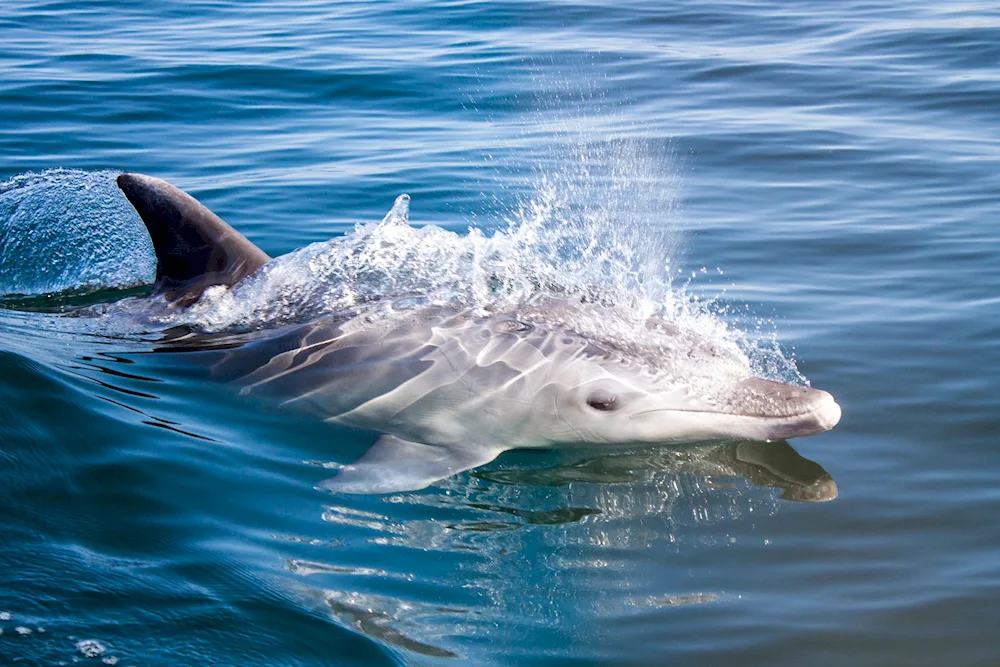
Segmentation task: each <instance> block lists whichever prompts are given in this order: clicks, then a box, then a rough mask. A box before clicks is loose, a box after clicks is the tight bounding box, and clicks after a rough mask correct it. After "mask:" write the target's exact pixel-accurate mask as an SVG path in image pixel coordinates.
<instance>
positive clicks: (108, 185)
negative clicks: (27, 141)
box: [0, 169, 156, 297]
mask: <svg viewBox="0 0 1000 667" xmlns="http://www.w3.org/2000/svg"><path fill="white" fill-rule="evenodd" d="M115 176H117V172H113V171H94V172H88V171H79V170H75V169H52V170H48V171H43V172H41V173H27V174H21V175H18V176H15V177H13V178H11V179H10V180H8V181H4V182H2V183H0V296H7V297H10V296H12V295H19V296H37V295H43V294H53V293H59V292H67V291H72V292H73V293H74V294H76V295H81V294H87V293H91V292H96V291H99V290H102V289H108V288H131V287H136V286H139V285H144V284H148V283H150V282H152V280H153V278H154V276H155V273H156V258H155V256H154V255H153V248H152V243H151V242H150V240H149V236H148V235H147V234H146V232H145V230H144V228H143V226H142V222H141V221H140V220H139V217H138V215H136V212H135V211H134V210H133V209H132V207H131V206H130V205H129V203H128V202H127V201H126V200H125V198H124V197H122V196H121V194H120V193H119V192H118V188H117V187H116V186H115V182H114V179H115Z"/></svg>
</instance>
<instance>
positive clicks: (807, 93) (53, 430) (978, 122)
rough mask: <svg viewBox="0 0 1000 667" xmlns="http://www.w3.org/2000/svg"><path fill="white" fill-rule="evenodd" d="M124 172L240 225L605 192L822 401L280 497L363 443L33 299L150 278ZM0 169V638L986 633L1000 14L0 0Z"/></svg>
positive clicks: (913, 653)
mask: <svg viewBox="0 0 1000 667" xmlns="http://www.w3.org/2000/svg"><path fill="white" fill-rule="evenodd" d="M53 169H58V170H61V171H49V170H53ZM120 170H128V171H137V172H142V173H147V174H151V175H155V176H158V177H161V178H165V179H167V180H169V181H171V182H173V183H175V184H177V185H178V186H179V187H182V188H183V189H185V190H187V191H189V192H191V193H192V194H194V195H195V196H197V197H198V198H199V199H200V200H201V201H203V202H204V203H205V204H206V205H208V206H209V207H210V208H212V209H213V210H214V211H216V212H217V213H218V214H219V215H220V216H222V217H223V218H224V219H226V220H227V221H229V222H230V223H231V224H233V225H234V226H235V227H236V228H237V229H239V230H240V231H241V232H242V233H244V234H245V235H246V236H247V237H248V238H250V239H251V240H252V241H253V242H254V243H256V244H257V245H259V246H260V247H261V248H262V249H264V250H265V251H266V252H267V253H268V254H270V255H271V256H277V255H281V254H284V253H287V252H289V251H291V250H294V249H296V248H299V247H302V246H304V245H306V244H309V243H312V242H316V241H323V240H326V239H329V238H331V237H334V236H337V235H341V234H344V233H346V232H349V231H350V230H352V229H353V228H354V225H355V224H356V223H359V222H368V221H377V220H380V219H381V218H382V216H383V215H384V214H385V212H386V211H387V210H388V209H389V208H390V206H391V205H392V203H393V201H394V199H395V198H396V196H397V195H399V194H400V193H404V192H405V193H409V194H410V195H411V197H412V204H411V222H412V223H414V224H416V225H429V224H433V225H438V226H441V227H444V228H446V229H449V230H452V231H458V232H464V231H465V230H467V229H469V228H470V226H475V227H478V228H481V229H484V230H490V229H495V228H504V227H506V226H507V225H508V224H510V221H511V220H513V219H517V217H518V216H519V215H523V214H524V210H525V206H526V205H530V204H531V203H532V202H538V201H545V202H548V203H550V204H553V205H554V206H555V213H554V214H553V215H555V216H556V217H558V216H559V215H566V216H568V217H572V216H573V215H575V213H574V212H578V211H580V210H584V211H599V212H601V215H602V216H603V217H602V218H601V220H602V221H603V222H602V224H606V225H616V224H621V225H624V224H639V222H641V223H642V224H645V225H648V226H649V227H648V228H649V229H655V230H657V231H658V232H661V233H662V235H663V236H665V237H666V238H668V240H669V243H668V244H667V246H665V248H666V249H665V250H664V257H663V264H664V266H666V265H668V264H669V269H664V270H669V271H670V273H671V275H674V276H675V283H676V284H677V285H678V286H679V287H681V286H684V285H686V289H687V290H688V292H689V293H690V294H693V295H696V296H698V297H699V298H701V299H704V300H711V301H713V303H714V304H715V305H714V306H713V307H714V308H716V309H717V311H718V312H720V313H723V314H724V316H726V317H729V318H731V319H732V321H733V322H734V326H739V327H742V328H744V329H746V330H747V331H749V332H751V333H754V332H755V331H757V329H760V331H761V334H760V336H761V338H762V339H763V340H770V339H771V338H770V337H771V335H772V334H773V333H775V332H776V335H777V339H778V340H779V341H780V342H781V344H782V345H783V348H784V350H785V354H786V355H787V356H790V357H791V356H794V358H795V359H796V361H797V364H798V369H799V370H800V371H801V372H802V373H803V374H804V375H805V376H806V377H808V378H809V380H810V381H811V382H812V383H813V385H814V386H817V387H821V388H823V389H826V390H828V391H830V392H831V393H833V394H834V395H835V396H836V397H837V399H838V401H839V402H840V404H841V406H842V407H843V410H844V416H843V419H842V421H841V423H840V425H839V426H838V427H837V428H836V429H835V430H834V431H832V432H830V433H828V434H825V435H822V436H819V437H816V438H809V439H805V440H800V441H793V442H792V444H791V446H789V445H787V444H785V443H771V444H772V445H773V447H771V448H767V447H764V446H763V443H729V444H725V445H715V446H710V447H707V448H704V447H703V448H698V449H685V450H683V451H672V450H665V449H656V448H650V449H645V450H636V451H628V452H619V451H616V452H600V451H597V452H594V451H590V452H587V453H572V452H508V453H506V454H504V455H503V456H501V457H500V458H499V459H498V460H497V461H495V462H494V463H491V464H489V465H487V466H484V467H483V468H482V469H478V470H475V471H472V472H468V473H463V474H461V475H458V476H456V477H454V478H451V479H448V480H445V481H443V482H440V483H438V484H436V485H434V486H433V487H431V488H430V489H427V490H425V491H420V492H415V493H408V494H394V495H388V496H347V495H332V494H328V493H323V492H320V491H317V490H316V489H314V485H315V484H316V483H317V482H318V481H319V480H321V479H323V478H324V477H328V476H330V471H329V470H325V469H324V468H322V467H321V466H320V465H319V462H330V461H333V462H340V463H344V462H349V461H351V460H353V459H354V458H356V457H357V456H358V455H360V454H361V453H362V452H363V451H364V450H365V448H366V447H367V446H368V445H370V444H371V442H372V441H373V437H372V436H371V435H370V434H357V433H343V432H340V431H338V430H336V429H334V428H332V427H330V426H327V425H324V424H322V423H314V422H310V421H308V420H303V419H301V418H297V417H294V416H291V415H288V414H284V413H282V412H281V411H269V410H258V409H256V408H255V407H253V406H248V405H247V404H246V403H245V402H243V401H241V400H240V399H239V397H238V396H235V395H231V394H230V393H227V392H225V391H222V390H220V388H219V387H218V386H217V385H213V384H212V383H210V382H207V381H206V380H205V377H204V375H202V374H199V373H198V372H196V369H194V368H192V367H191V365H190V364H188V363H187V362H186V361H184V360H183V359H178V358H176V357H174V356H171V355H158V354H149V350H150V348H151V346H152V343H151V342H150V341H147V340H143V339H142V337H141V336H139V337H136V336H132V335H124V334H121V332H118V331H116V329H115V327H114V325H113V324H106V325H102V326H100V327H95V325H94V324H93V322H89V321H84V319H85V318H78V317H73V314H72V313H71V312H70V313H64V312H61V311H62V310H65V308H62V307H61V306H62V305H63V304H64V300H65V298H66V294H67V290H68V291H69V292H68V293H69V294H70V295H71V296H72V298H85V300H88V301H87V302H88V303H89V302H90V301H93V300H98V301H99V300H101V298H102V296H101V294H98V295H97V296H96V297H95V296H93V295H92V294H91V292H93V291H94V290H98V291H100V290H109V289H132V288H134V287H136V286H137V285H140V284H142V283H143V282H148V280H149V279H150V278H151V277H152V271H153V264H152V263H151V254H150V249H149V245H148V239H146V237H145V236H144V235H143V230H142V228H141V225H140V223H139V222H138V220H137V219H136V218H135V217H134V215H133V214H132V213H131V212H130V211H129V208H128V204H127V202H125V201H124V199H121V198H120V197H119V195H118V194H117V191H116V189H115V187H114V184H113V178H114V175H115V174H116V173H117V172H118V171H120ZM0 181H3V183H2V184H0V293H2V294H4V295H5V296H4V297H3V303H4V304H5V307H4V309H2V310H0V496H2V500H0V612H2V614H0V630H2V634H0V662H3V663H4V664H7V663H14V662H15V661H20V662H21V663H23V664H39V665H58V664H67V663H70V662H73V661H76V660H79V661H80V662H81V663H83V664H87V663H92V664H102V663H101V661H102V660H103V661H104V663H107V664H115V663H117V664H121V665H137V666H138V665H194V664H208V665H241V666H244V665H269V666H270V665H325V664H336V665H375V664H464V663H468V664H475V665H491V664H497V665H500V664H503V665H508V664H518V665H522V664H523V665H577V664H579V665H594V664H600V665H668V664H669V665H720V664H727V665H754V666H758V665H803V664H808V665H816V666H823V665H852V666H858V665H873V666H874V665H911V666H919V665H928V666H930V665H935V666H936V665H942V664H948V665H963V666H974V665H982V666H984V667H985V666H988V665H996V664H998V661H1000V633H998V632H997V630H998V628H1000V604H998V603H997V599H998V596H1000V522H998V521H997V517H998V516H1000V490H998V486H1000V442H998V437H1000V436H998V434H1000V393H998V391H997V379H996V376H997V371H998V369H1000V297H998V293H1000V10H998V9H997V7H996V6H995V5H993V4H990V3H976V2H933V3H932V2H918V1H905V2H891V3H890V2H863V1H860V0H851V1H848V2H842V3H829V2H819V1H793V2H773V3H767V2H685V1H677V2H669V3H663V2H630V1H627V0H626V1H623V2H615V3H592V2H568V1H563V0H545V1H543V2H531V3H528V2H513V1H512V2H464V1H463V2H443V3H438V2H434V3H431V2H395V1H393V2H380V3H369V2H337V3H323V2H312V1H305V0H292V1H289V2H282V3H276V2H260V1H250V2H235V1H227V0H220V1H216V2H204V3H187V2H179V1H175V0H163V1H161V2H155V3H135V2H119V1H116V0H94V1H90V2H87V1H81V0H5V1H4V2H3V3H0ZM584 229H585V228H584ZM54 293H59V294H61V295H62V296H59V297H53V296H51V295H52V294H54ZM102 294H107V292H102ZM47 295H48V296H47ZM81 295H82V296H81ZM87 295H90V296H87ZM114 295H115V296H121V294H120V293H117V292H115V293H114ZM61 299H62V300H61ZM793 447H794V449H793ZM831 480H832V481H831ZM817 484H818V485H819V487H816V485H817ZM803 488H812V489H813V490H814V491H815V489H816V488H820V489H821V490H822V491H823V492H822V493H821V494H820V495H822V496H823V497H822V498H817V497H808V494H806V497H803V495H802V494H803V492H802V489H803ZM834 495H836V498H835V499H834V498H833V496H834ZM818 499H825V500H830V502H825V503H816V502H796V500H818Z"/></svg>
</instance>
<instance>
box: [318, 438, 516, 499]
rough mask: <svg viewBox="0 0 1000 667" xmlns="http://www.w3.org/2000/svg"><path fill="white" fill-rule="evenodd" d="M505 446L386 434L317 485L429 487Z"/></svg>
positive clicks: (371, 489)
mask: <svg viewBox="0 0 1000 667" xmlns="http://www.w3.org/2000/svg"><path fill="white" fill-rule="evenodd" d="M502 451H503V450H502V449H501V448H499V447H494V446H485V447H484V446H478V445H465V446H462V447H443V446H440V445H425V444H423V443H420V442H410V441H409V440H402V439H400V438H397V437H395V436H392V435H384V436H382V437H381V438H379V440H378V442H376V443H375V444H374V445H372V447H371V449H369V450H368V451H367V452H365V454H364V456H362V457H361V458H360V459H358V460H357V461H355V462H354V463H352V464H351V465H349V466H344V468H343V469H342V470H341V471H340V473H339V474H338V475H337V476H336V477H332V478H330V479H327V480H324V481H322V482H320V483H319V484H318V485H317V488H320V489H328V490H330V491H338V492H340V493H396V492H399V491H416V490H418V489H423V488H426V487H427V486H430V485H431V484H433V483H434V482H437V481H438V480H442V479H445V478H447V477H451V476H452V475H454V474H456V473H460V472H462V471H463V470H469V469H471V468H475V467H477V466H481V465H483V464H484V463H489V462H490V461H492V460H493V459H495V458H496V457H497V456H498V455H499V454H500V452H502Z"/></svg>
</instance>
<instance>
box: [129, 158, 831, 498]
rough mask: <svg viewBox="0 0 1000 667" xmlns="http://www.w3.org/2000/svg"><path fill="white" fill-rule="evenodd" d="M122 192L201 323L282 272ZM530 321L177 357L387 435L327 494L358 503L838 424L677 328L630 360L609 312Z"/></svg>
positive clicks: (436, 309)
mask: <svg viewBox="0 0 1000 667" xmlns="http://www.w3.org/2000/svg"><path fill="white" fill-rule="evenodd" d="M117 183H118V186H119V187H120V188H121V190H122V191H123V192H124V194H125V196H126V198H127V199H128V200H129V202H131V203H132V205H133V206H134V207H135V209H136V211H137V212H138V214H139V216H140V217H141V218H142V221H143V223H144V224H145V226H146V229H147V230H148V231H149V235H150V237H151V239H152V241H153V248H154V251H155V253H156V258H157V271H156V283H155V286H154V291H153V294H154V296H157V297H162V300H163V303H164V304H165V307H166V308H168V309H185V308H189V307H191V306H192V305H194V304H197V303H198V301H199V300H200V299H201V298H202V297H203V295H204V294H205V292H206V290H208V289H210V288H211V289H212V290H215V291H216V292H217V291H218V290H234V293H238V288H239V287H240V285H241V284H243V283H245V282H246V281H250V280H254V279H255V275H257V274H259V273H261V267H264V266H265V265H267V264H268V262H270V261H272V260H271V259H270V258H269V257H268V256H267V255H266V254H265V253H264V252H263V251H262V250H260V249H259V248H257V247H256V246H255V245H253V244H252V243H251V242H250V241H249V240H247V239H246V238H245V237H244V236H243V235H241V234H240V233H239V232H237V231H236V230H235V229H233V228H232V227H230V226H229V225H228V224H227V223H225V222H224V221H223V220H222V219H221V218H219V217H218V216H217V215H215V214H214V213H212V212H211V211H209V210H208V209H207V208H206V207H205V206H203V205H202V204H201V203H200V202H198V201H197V200H196V199H195V198H193V197H192V196H190V195H189V194H187V193H185V192H183V191H181V190H179V189H178V188H176V187H174V186H173V185H170V184H169V183H167V182H165V181H163V180H160V179H158V178H154V177H151V176H145V175H142V174H135V173H124V174H121V175H120V176H119V177H118V179H117ZM522 306H523V307H521V308H519V309H516V310H511V311H504V312H482V311H481V310H476V309H473V308H463V307H460V306H454V305H433V304H430V305H426V306H423V307H418V308H408V309H402V310H400V311H399V312H392V313H391V314H389V315H385V316H381V317H372V316H370V314H368V313H366V312H364V311H361V312H359V313H353V314H348V315H325V316H321V317H318V318H316V319H314V320H311V321H306V322H293V323H290V324H286V325H283V326H274V327H272V328H270V329H268V330H266V331H263V332H256V333H254V335H240V334H233V335H230V336H226V335H225V334H216V335H214V336H213V335H206V334H203V333H198V332H196V331H181V332H179V333H178V332H174V333H173V335H172V336H171V337H170V339H169V340H168V341H166V342H165V344H164V348H165V349H172V350H183V349H187V350H191V351H198V352H199V353H202V354H208V355H212V357H213V358H212V360H211V366H212V368H213V372H214V373H215V374H216V375H218V376H220V377H222V378H224V379H226V380H228V381H231V382H233V383H235V384H236V386H238V387H239V388H240V392H241V393H243V394H245V395H248V396H254V397H261V398H264V399H266V400H267V401H273V402H276V403H277V404H278V405H280V406H281V407H282V408H287V409H291V410H299V411H302V412H306V413H309V414H312V415H315V416H318V417H319V418H320V419H322V420H325V421H327V422H329V423H331V424H339V425H345V426H349V427H353V428H360V429H365V430H370V431H374V432H376V433H379V434H381V435H380V437H379V439H378V440H377V442H376V443H375V444H374V445H373V446H372V447H371V448H370V449H369V450H368V451H367V452H366V453H365V454H364V455H363V456H362V457H361V458H360V459H358V460H357V461H356V462H355V463H353V464H351V465H347V466H343V467H342V468H341V469H340V470H339V472H338V474H337V475H336V476H335V477H333V478H331V479H328V480H325V481H323V482H320V483H319V485H318V488H320V489H325V490H331V491H336V492H344V493H394V492H402V491H412V490H417V489H422V488H425V487H427V486H429V485H431V484H433V483H434V482H436V481H439V480H442V479H445V478H447V477H450V476H452V475H454V474H456V473H459V472H462V471H465V470H470V469H473V468H476V467H478V466H481V465H483V464H485V463H488V462H490V461H492V460H493V459H494V458H496V457H497V456H498V455H499V454H500V453H501V452H503V451H506V450H509V449H515V448H553V447H574V446H575V447H579V446H584V447H586V446H591V447H593V446H609V445H632V446H634V445H652V444H657V445H677V444H682V443H694V442H703V441H730V440H753V441H772V440H784V439H787V438H794V437H801V436H808V435H814V434H819V433H823V432H825V431H827V430H829V429H831V428H833V427H834V426H835V425H836V424H837V422H838V421H839V420H840V416H841V410H840V407H839V406H838V405H837V403H836V401H835V400H834V399H833V397H832V396H831V395H830V394H829V393H827V392H825V391H821V390H818V389H813V388H811V387H805V386H797V385H790V384H783V383H779V382H773V381H769V380H764V379H760V378H756V377H752V376H751V374H750V371H749V368H746V367H745V366H739V364H736V365H735V366H734V363H733V360H732V359H731V358H729V357H728V356H727V353H726V352H725V351H724V350H720V349H719V348H718V347H716V346H713V345H712V344H711V343H710V342H709V341H706V340H704V339H699V338H698V337H697V336H694V337H692V336H689V335H686V334H685V332H682V331H681V330H679V329H678V328H677V327H675V326H673V325H672V324H670V323H668V322H650V323H649V324H648V327H649V328H650V330H651V331H653V332H654V334H655V336H654V338H656V340H657V341H659V342H658V344H656V345H644V344H642V343H634V344H630V343H622V342H621V341H610V340H601V339H600V338H595V337H594V336H590V335H587V334H585V333H583V332H582V327H577V326H575V324H574V323H575V322H577V321H579V320H580V318H582V317H584V316H585V315H589V316H593V314H594V312H595V310H600V308H601V307H600V306H597V305H594V304H588V303H586V302H585V300H573V299H562V300H560V299H541V300H539V301H538V302H535V303H526V304H522ZM390 311H391V308H390ZM598 315H599V316H603V315H604V314H602V313H598ZM611 315H612V314H611V311H608V314H607V316H608V317H610V316H611ZM734 368H736V371H735V372H734V370H733V369H734ZM689 373H690V374H695V375H699V376H700V377H702V378H703V379H704V378H709V379H711V383H708V384H706V383H702V384H701V385H699V384H698V383H694V382H691V381H688V378H687V377H686V375H687V374H689Z"/></svg>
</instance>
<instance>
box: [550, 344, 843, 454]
mask: <svg viewBox="0 0 1000 667" xmlns="http://www.w3.org/2000/svg"><path fill="white" fill-rule="evenodd" d="M567 340H569V339H567ZM587 347H588V348H589V351H590V353H587V351H581V350H578V351H575V352H571V353H570V354H568V355H566V356H565V358H564V361H563V362H562V363H559V362H556V363H554V364H553V368H552V373H551V376H550V378H549V381H550V383H549V385H548V390H549V395H550V396H551V399H552V406H553V409H552V411H551V412H550V413H549V415H550V416H553V417H555V419H554V420H553V422H554V423H553V424H551V425H550V427H549V428H550V429H551V435H550V436H549V439H550V440H551V441H554V442H561V443H568V442H569V441H576V442H582V443H623V444H624V443H664V444H666V443H679V442H696V441H705V440H718V439H747V440H784V439H787V438H796V437H802V436H807V435H816V434H818V433H823V432H825V431H828V430H830V429H831V428H833V427H834V426H835V425H836V424H837V422H838V421H839V420H840V414H841V412H840V406H838V405H837V403H836V401H834V399H833V396H831V395H830V394H829V393H827V392H825V391H821V390H818V389H813V388H811V387H807V386H800V385H792V384H784V383H781V382H774V381H770V380H763V379H759V378H756V377H752V376H751V374H750V369H749V366H748V365H747V364H746V362H745V360H740V359H738V358H737V357H738V356H739V355H738V354H737V355H734V354H733V353H731V352H729V351H727V350H725V349H724V348H723V349H720V348H719V347H717V346H713V345H710V344H707V343H705V342H704V341H703V340H702V341H698V340H692V339H688V340H686V341H684V342H683V343H682V344H680V345H679V346H678V349H680V350H682V352H683V354H681V355H675V357H674V358H673V359H670V360H668V361H664V358H663V354H664V350H663V349H659V350H657V351H655V352H650V351H649V350H644V351H636V350H628V349H619V348H612V347H610V346H603V347H600V346H599V347H597V350H598V352H597V353H593V351H594V349H595V346H594V345H593V344H592V343H591V344H589V345H588V346H587ZM581 352H582V353H581ZM656 355H660V357H657V356H656Z"/></svg>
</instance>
